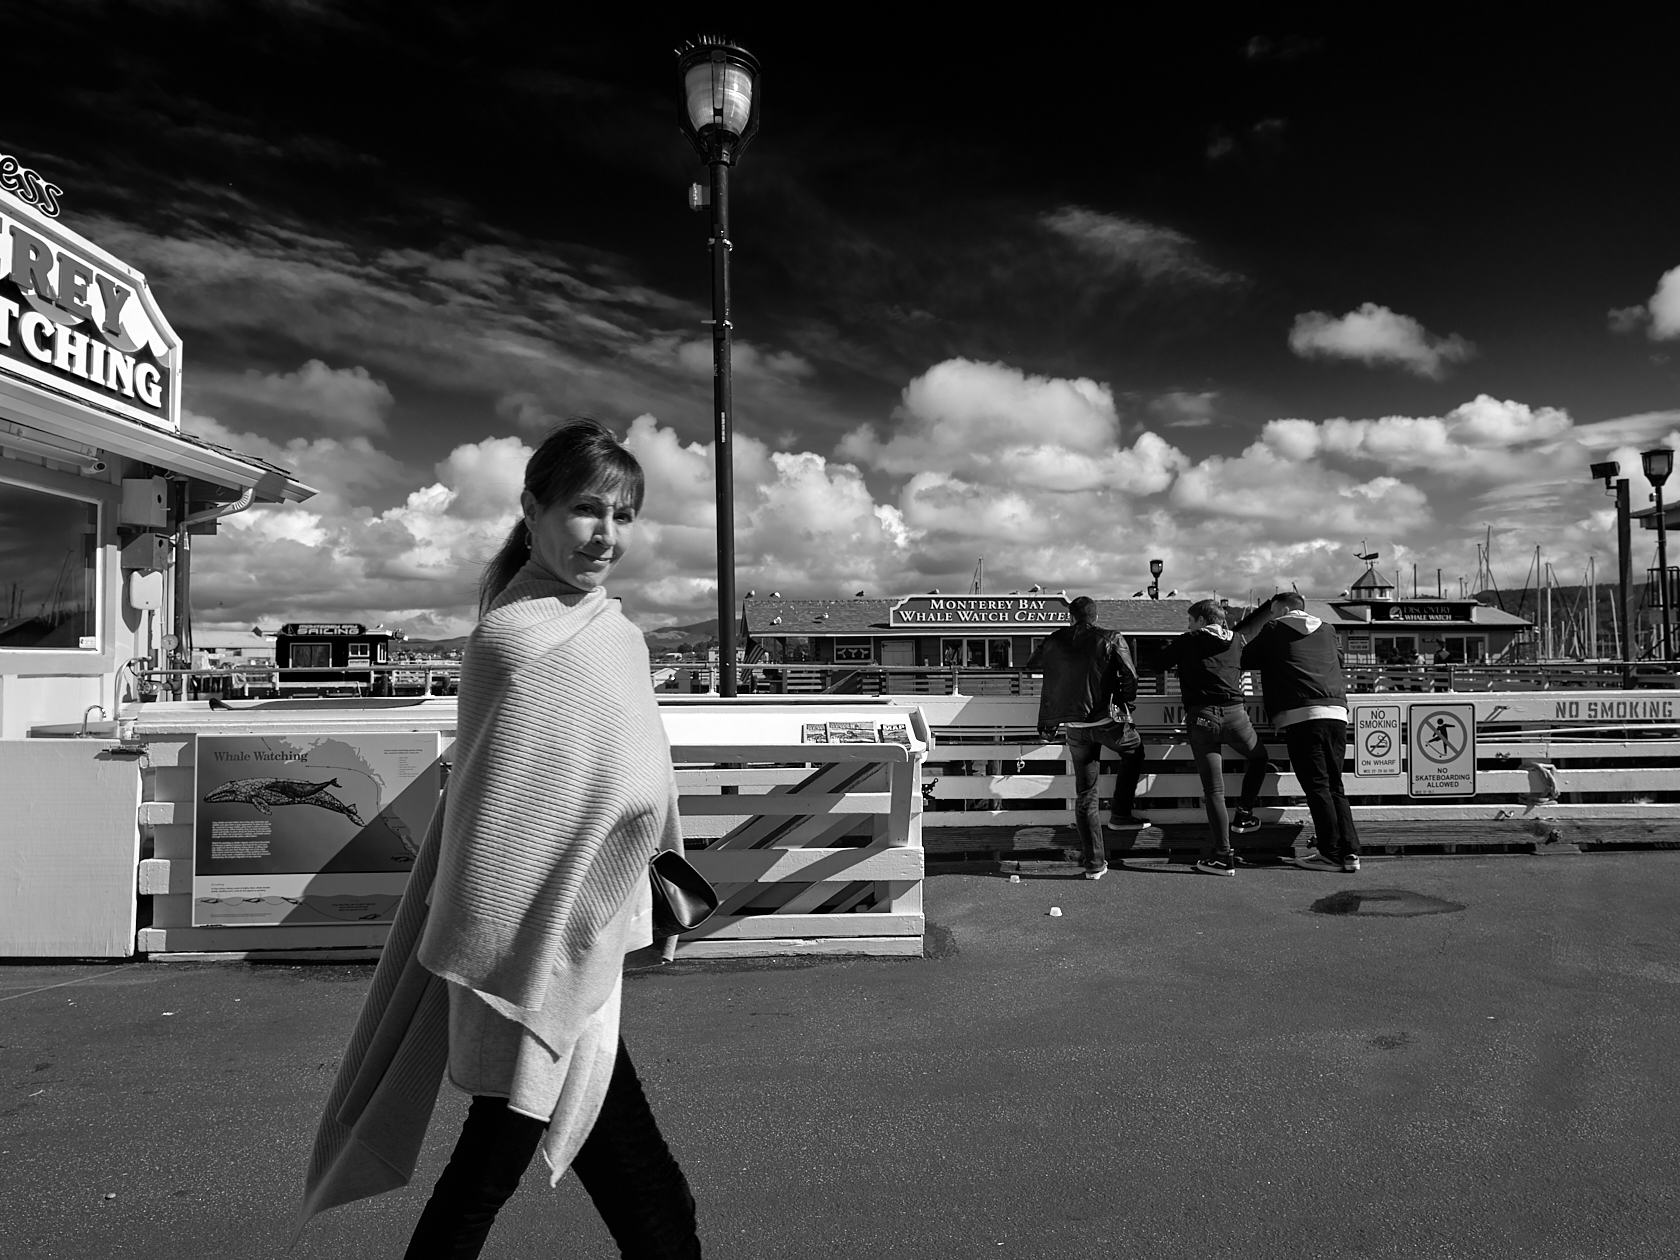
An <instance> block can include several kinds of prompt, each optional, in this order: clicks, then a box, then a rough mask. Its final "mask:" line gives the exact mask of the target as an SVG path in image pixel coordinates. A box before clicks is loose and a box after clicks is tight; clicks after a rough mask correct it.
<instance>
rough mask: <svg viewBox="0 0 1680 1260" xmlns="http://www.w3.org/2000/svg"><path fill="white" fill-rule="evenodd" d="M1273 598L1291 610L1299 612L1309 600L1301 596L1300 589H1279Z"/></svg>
mask: <svg viewBox="0 0 1680 1260" xmlns="http://www.w3.org/2000/svg"><path fill="white" fill-rule="evenodd" d="M1272 598H1273V599H1275V600H1277V602H1278V603H1280V604H1282V605H1283V606H1284V607H1285V608H1287V609H1289V611H1290V612H1299V611H1300V610H1301V609H1303V608H1305V607H1306V606H1307V601H1306V600H1304V599H1302V598H1301V592H1300V591H1279V592H1278V593H1277V594H1276V595H1273V596H1272Z"/></svg>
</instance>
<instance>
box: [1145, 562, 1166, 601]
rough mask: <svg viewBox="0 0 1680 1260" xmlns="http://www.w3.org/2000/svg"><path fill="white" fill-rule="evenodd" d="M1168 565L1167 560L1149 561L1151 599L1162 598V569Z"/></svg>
mask: <svg viewBox="0 0 1680 1260" xmlns="http://www.w3.org/2000/svg"><path fill="white" fill-rule="evenodd" d="M1166 567H1167V566H1166V564H1165V562H1163V561H1160V560H1151V561H1150V562H1149V598H1150V599H1160V598H1161V570H1162V569H1164V568H1166Z"/></svg>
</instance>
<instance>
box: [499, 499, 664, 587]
mask: <svg viewBox="0 0 1680 1260" xmlns="http://www.w3.org/2000/svg"><path fill="white" fill-rule="evenodd" d="M622 493H623V491H621V490H608V491H602V490H598V489H597V490H583V491H580V492H579V493H577V494H574V495H572V496H571V497H570V498H563V499H556V500H555V501H554V502H553V503H551V504H550V505H549V506H548V507H546V508H545V507H541V506H539V505H538V503H537V500H536V496H534V495H533V494H532V493H531V492H530V491H529V490H526V491H524V492H523V493H522V494H521V495H520V496H519V502H520V505H521V506H522V507H523V508H524V509H525V524H526V526H527V527H529V529H530V531H531V554H532V556H533V557H535V559H536V560H537V562H538V563H539V564H541V565H542V566H543V568H545V569H547V570H548V571H549V572H550V573H552V574H554V576H556V577H557V578H559V579H560V580H561V581H562V582H565V583H567V584H568V585H570V586H575V587H577V588H578V589H579V590H580V591H592V590H594V589H595V588H596V587H598V586H603V585H605V584H606V580H607V574H608V573H610V572H612V567H613V565H615V564H617V563H618V559H619V557H620V556H622V555H623V554H624V550H625V548H626V547H628V546H629V545H630V530H631V527H632V526H633V525H634V524H635V523H636V506H635V504H634V503H633V502H631V501H630V500H629V499H627V498H620V497H619V496H620V495H621V494H622Z"/></svg>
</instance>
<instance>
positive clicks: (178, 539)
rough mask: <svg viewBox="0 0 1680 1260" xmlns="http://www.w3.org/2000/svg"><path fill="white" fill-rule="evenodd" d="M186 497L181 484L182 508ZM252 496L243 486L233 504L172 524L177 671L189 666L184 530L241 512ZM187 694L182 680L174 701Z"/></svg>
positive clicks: (188, 555) (188, 560) (188, 546)
mask: <svg viewBox="0 0 1680 1260" xmlns="http://www.w3.org/2000/svg"><path fill="white" fill-rule="evenodd" d="M186 496H187V483H186V482H185V481H182V482H181V507H182V508H183V509H185V507H186V505H187V497H186ZM256 497H257V488H256V487H255V486H246V487H245V489H244V490H243V491H242V492H241V493H240V495H239V497H238V498H237V499H235V500H233V502H231V503H218V504H216V505H215V506H214V507H209V508H205V509H204V511H202V512H194V513H193V514H192V515H191V516H182V517H181V518H180V519H179V520H178V521H177V522H176V523H175V665H176V667H177V668H179V669H187V668H189V667H191V665H192V535H191V534H189V533H188V532H187V527H188V526H190V525H200V524H203V523H204V522H205V521H214V520H219V519H220V518H221V517H224V516H232V515H233V514H234V513H235V512H243V511H244V510H245V509H246V508H248V507H250V506H251V504H252V503H253V502H255V501H256ZM187 694H188V687H187V684H186V680H185V679H184V678H183V679H182V680H181V685H180V689H179V692H178V694H177V696H176V698H177V699H180V700H185V699H186V698H187Z"/></svg>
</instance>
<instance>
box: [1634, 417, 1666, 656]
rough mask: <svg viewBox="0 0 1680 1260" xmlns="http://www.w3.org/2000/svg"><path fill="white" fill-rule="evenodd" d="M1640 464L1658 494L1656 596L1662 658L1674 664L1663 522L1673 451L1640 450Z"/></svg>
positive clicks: (1664, 526)
mask: <svg viewBox="0 0 1680 1260" xmlns="http://www.w3.org/2000/svg"><path fill="white" fill-rule="evenodd" d="M1639 463H1640V465H1641V466H1642V467H1643V468H1644V469H1645V480H1647V481H1649V482H1650V483H1651V488H1652V489H1653V490H1655V491H1656V492H1657V593H1658V596H1659V598H1660V599H1661V600H1662V604H1661V607H1662V654H1663V655H1662V658H1663V660H1665V661H1672V660H1673V659H1674V648H1673V644H1672V643H1671V642H1670V641H1669V628H1668V624H1669V607H1668V606H1669V602H1670V601H1669V589H1668V522H1667V521H1665V520H1664V519H1663V501H1662V488H1663V482H1665V481H1667V480H1668V475H1669V473H1671V472H1673V471H1674V452H1673V451H1671V450H1669V449H1668V448H1667V447H1666V446H1659V447H1657V449H1656V450H1653V451H1641V452H1640V453H1639Z"/></svg>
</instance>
